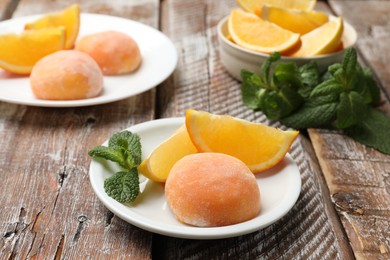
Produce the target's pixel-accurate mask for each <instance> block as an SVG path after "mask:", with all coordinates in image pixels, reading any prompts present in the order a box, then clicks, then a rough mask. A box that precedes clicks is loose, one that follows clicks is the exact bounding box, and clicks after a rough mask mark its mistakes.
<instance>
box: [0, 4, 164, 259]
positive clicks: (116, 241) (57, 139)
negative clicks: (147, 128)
mask: <svg viewBox="0 0 390 260" xmlns="http://www.w3.org/2000/svg"><path fill="white" fill-rule="evenodd" d="M70 2H73V1H21V2H20V3H19V6H18V7H17V8H16V12H15V13H14V14H13V17H18V16H23V15H31V14H34V13H45V12H51V11H54V10H60V9H61V8H63V7H65V6H67V5H68V4H70ZM80 2H81V3H80V4H81V10H82V11H83V12H88V11H94V12H99V13H106V14H114V15H118V16H122V17H133V18H139V19H140V20H142V21H143V22H145V23H148V24H150V25H151V26H153V27H157V26H158V15H156V13H158V8H159V2H158V1H143V2H141V1H134V2H129V1H128V2H122V3H121V5H117V6H116V5H112V3H111V2H110V1H96V2H95V1H80ZM154 100H155V90H151V91H148V92H146V93H144V94H141V95H137V96H135V97H132V98H128V99H125V100H122V101H119V102H114V103H110V104H106V105H100V106H94V107H84V108H68V109H56V108H36V107H27V106H19V105H13V104H7V103H3V102H0V129H1V131H0V146H1V147H8V148H9V147H12V148H9V149H7V150H8V152H7V153H5V152H4V149H2V150H1V151H0V153H2V154H1V155H0V165H1V167H0V175H1V177H2V181H1V182H0V190H1V191H2V196H1V197H0V205H1V206H0V207H1V209H2V213H1V214H0V231H1V234H2V236H1V237H0V255H1V257H0V258H2V259H27V258H28V259H30V258H38V259H54V258H56V259H60V258H61V259H77V258H84V259H85V258H91V259H102V258H107V259H115V258H121V257H124V258H129V259H150V258H151V243H152V234H151V233H149V232H146V231H144V230H141V229H139V228H136V227H134V226H132V225H129V224H128V223H127V222H125V221H122V220H121V219H119V218H118V217H116V216H114V215H113V214H112V213H111V212H110V211H108V210H107V209H106V208H105V207H104V206H103V205H102V203H100V201H99V200H98V199H97V197H96V196H95V195H94V193H93V191H92V188H91V185H90V183H89V178H88V168H89V163H90V158H89V157H88V155H87V152H88V150H89V149H91V148H92V147H94V146H96V145H99V144H101V143H102V142H103V141H104V140H105V139H106V138H108V137H109V136H110V135H111V134H113V133H114V132H117V131H119V130H122V129H124V128H127V127H129V126H131V125H133V124H137V123H140V122H143V121H147V120H151V119H153V118H154V116H155V113H154V111H155V101H154Z"/></svg>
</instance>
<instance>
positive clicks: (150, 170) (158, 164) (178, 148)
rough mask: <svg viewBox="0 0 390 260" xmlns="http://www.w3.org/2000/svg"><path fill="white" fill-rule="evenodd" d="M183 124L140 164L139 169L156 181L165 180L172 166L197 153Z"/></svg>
mask: <svg viewBox="0 0 390 260" xmlns="http://www.w3.org/2000/svg"><path fill="white" fill-rule="evenodd" d="M197 152H198V150H197V149H196V148H195V146H194V145H193V144H192V142H191V139H190V137H189V135H188V133H187V129H186V126H185V125H184V124H183V126H181V127H180V128H179V129H178V130H177V131H176V132H175V133H173V135H171V136H170V137H169V138H168V139H167V140H165V141H164V142H163V143H161V144H160V145H159V146H157V147H156V148H155V149H154V150H153V151H152V153H151V154H150V155H149V156H148V157H147V158H146V159H145V160H144V161H142V163H141V164H140V165H139V166H138V171H139V172H141V173H142V174H143V175H144V176H145V177H147V178H149V179H151V180H152V181H156V182H165V181H166V179H167V177H168V174H169V172H170V170H171V168H172V166H173V165H174V164H175V163H176V162H177V161H178V160H180V159H181V158H183V157H184V156H186V155H189V154H193V153H197Z"/></svg>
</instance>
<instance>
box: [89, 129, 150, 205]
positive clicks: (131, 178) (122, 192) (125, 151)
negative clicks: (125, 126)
mask: <svg viewBox="0 0 390 260" xmlns="http://www.w3.org/2000/svg"><path fill="white" fill-rule="evenodd" d="M88 155H89V156H91V157H93V158H103V159H105V160H109V161H113V162H116V163H118V164H119V165H120V166H121V167H122V168H123V169H124V171H119V172H117V173H115V174H114V175H113V176H111V177H109V178H107V179H106V180H104V190H105V191H106V193H107V194H108V195H109V196H110V197H112V198H114V199H115V200H117V201H119V202H121V203H128V202H132V201H134V200H135V199H136V198H137V196H138V194H139V192H140V188H139V175H138V170H137V167H138V165H139V164H140V163H141V160H142V151H141V141H140V138H139V136H138V135H137V134H133V133H131V132H130V131H122V132H119V133H116V134H114V135H112V136H111V137H110V139H109V141H108V146H96V147H95V148H93V149H92V150H90V151H89V152H88Z"/></svg>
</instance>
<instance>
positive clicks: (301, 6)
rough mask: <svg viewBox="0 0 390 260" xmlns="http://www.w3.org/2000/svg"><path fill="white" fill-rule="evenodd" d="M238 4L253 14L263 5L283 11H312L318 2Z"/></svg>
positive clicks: (247, 0) (271, 0)
mask: <svg viewBox="0 0 390 260" xmlns="http://www.w3.org/2000/svg"><path fill="white" fill-rule="evenodd" d="M236 2H237V4H238V5H239V6H240V7H241V8H242V9H243V10H245V11H247V12H253V11H254V10H255V9H256V8H258V7H261V6H263V5H268V6H274V7H279V8H283V9H291V10H300V11H312V10H313V9H314V6H315V5H316V3H317V1H316V0H236Z"/></svg>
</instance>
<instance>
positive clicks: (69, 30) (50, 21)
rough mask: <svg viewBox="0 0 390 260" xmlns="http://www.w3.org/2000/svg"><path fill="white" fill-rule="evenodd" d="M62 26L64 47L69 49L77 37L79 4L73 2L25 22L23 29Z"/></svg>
mask: <svg viewBox="0 0 390 260" xmlns="http://www.w3.org/2000/svg"><path fill="white" fill-rule="evenodd" d="M58 26H64V27H65V30H66V42H65V49H71V48H72V47H73V45H74V43H75V41H76V39H77V35H78V34H79V29H80V6H79V5H78V4H74V5H71V6H69V7H68V8H66V9H64V10H62V11H59V12H55V13H49V14H47V15H45V16H43V17H41V18H39V19H37V20H35V21H32V22H30V23H27V24H25V26H24V29H25V30H36V29H42V28H52V27H58Z"/></svg>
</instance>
